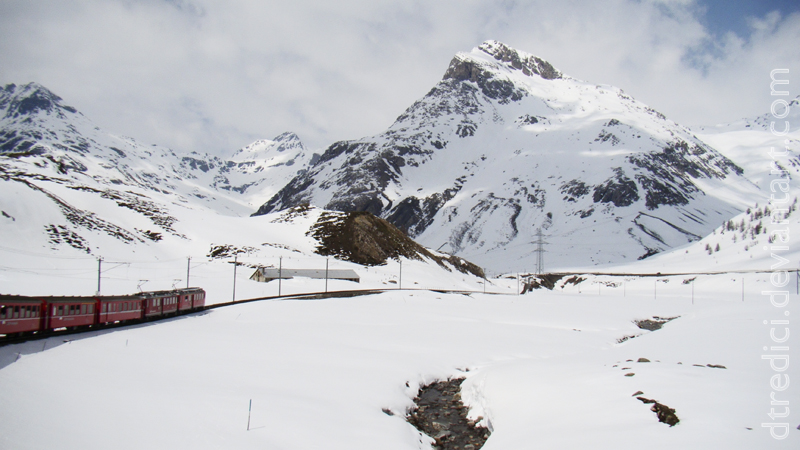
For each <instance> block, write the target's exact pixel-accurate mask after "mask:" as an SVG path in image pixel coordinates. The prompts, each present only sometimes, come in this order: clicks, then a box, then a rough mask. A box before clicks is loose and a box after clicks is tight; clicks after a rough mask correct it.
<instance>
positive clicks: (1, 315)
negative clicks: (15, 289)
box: [0, 295, 46, 335]
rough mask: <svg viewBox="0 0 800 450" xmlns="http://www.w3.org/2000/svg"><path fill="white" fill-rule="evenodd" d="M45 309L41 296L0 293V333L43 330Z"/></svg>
mask: <svg viewBox="0 0 800 450" xmlns="http://www.w3.org/2000/svg"><path fill="white" fill-rule="evenodd" d="M45 311H46V309H45V303H44V301H43V300H42V299H40V298H34V297H22V296H18V295H0V335H3V334H4V335H15V334H17V333H33V332H36V331H41V330H42V329H43V326H44V323H43V316H44V313H45Z"/></svg>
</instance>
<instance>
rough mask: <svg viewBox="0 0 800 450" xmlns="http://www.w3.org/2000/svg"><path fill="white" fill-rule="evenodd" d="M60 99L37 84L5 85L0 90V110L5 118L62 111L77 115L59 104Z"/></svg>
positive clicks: (75, 111) (72, 109)
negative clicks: (3, 111)
mask: <svg viewBox="0 0 800 450" xmlns="http://www.w3.org/2000/svg"><path fill="white" fill-rule="evenodd" d="M61 101H62V98H61V97H59V96H57V95H56V94H54V93H52V92H51V91H50V90H49V89H47V88H46V87H44V86H42V85H41V84H39V83H33V82H32V83H28V84H25V85H23V86H17V85H15V84H13V83H12V84H7V85H5V86H4V87H3V88H2V89H0V109H3V110H5V114H4V117H5V118H17V117H20V116H30V115H34V114H37V113H40V112H44V113H46V114H50V113H52V112H57V113H59V114H63V112H62V111H68V112H70V113H73V114H74V113H77V112H78V111H77V110H76V109H75V108H73V107H71V106H66V105H62V104H61Z"/></svg>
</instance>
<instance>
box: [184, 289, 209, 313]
mask: <svg viewBox="0 0 800 450" xmlns="http://www.w3.org/2000/svg"><path fill="white" fill-rule="evenodd" d="M205 299H206V292H205V291H204V290H202V289H200V288H186V289H181V291H180V301H179V303H178V310H179V311H189V310H193V309H197V308H202V307H203V306H205Z"/></svg>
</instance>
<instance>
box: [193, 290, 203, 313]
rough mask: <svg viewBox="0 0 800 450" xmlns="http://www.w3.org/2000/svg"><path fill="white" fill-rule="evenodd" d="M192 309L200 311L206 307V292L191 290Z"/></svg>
mask: <svg viewBox="0 0 800 450" xmlns="http://www.w3.org/2000/svg"><path fill="white" fill-rule="evenodd" d="M191 290H192V293H191V294H190V295H191V296H192V309H200V308H202V307H204V306H205V305H206V291H204V290H202V289H200V288H191Z"/></svg>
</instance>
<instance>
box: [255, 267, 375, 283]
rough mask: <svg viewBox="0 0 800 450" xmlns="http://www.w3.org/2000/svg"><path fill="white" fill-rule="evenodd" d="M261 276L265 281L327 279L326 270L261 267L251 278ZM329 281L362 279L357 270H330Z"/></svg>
mask: <svg viewBox="0 0 800 450" xmlns="http://www.w3.org/2000/svg"><path fill="white" fill-rule="evenodd" d="M279 272H280V273H279ZM259 274H260V277H259V278H263V279H264V281H272V280H277V279H278V278H281V279H284V280H287V279H289V278H294V277H304V278H316V279H323V280H324V279H325V269H281V270H280V271H279V270H278V269H273V268H267V267H261V268H259V269H257V270H256V273H254V274H253V275H252V276H251V277H250V278H256V277H257V275H259ZM328 279H330V280H350V281H360V280H361V277H359V276H358V274H357V273H356V271H355V270H351V269H330V270H328Z"/></svg>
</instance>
